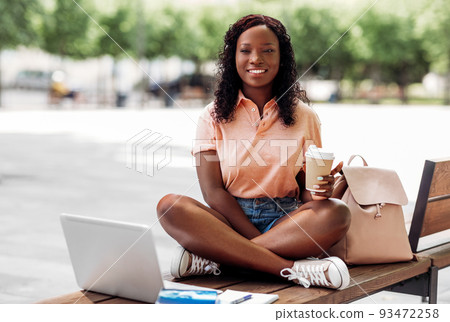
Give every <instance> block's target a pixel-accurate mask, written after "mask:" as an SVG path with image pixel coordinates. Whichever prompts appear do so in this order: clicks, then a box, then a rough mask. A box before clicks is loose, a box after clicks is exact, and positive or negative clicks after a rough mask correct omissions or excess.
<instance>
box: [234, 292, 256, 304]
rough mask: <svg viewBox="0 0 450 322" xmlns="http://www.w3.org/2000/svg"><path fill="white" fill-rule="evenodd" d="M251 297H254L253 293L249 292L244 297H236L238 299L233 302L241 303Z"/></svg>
mask: <svg viewBox="0 0 450 322" xmlns="http://www.w3.org/2000/svg"><path fill="white" fill-rule="evenodd" d="M251 298H252V295H251V294H247V295H245V296H244V297H241V298H239V299H236V300H234V301H232V302H231V304H239V303H242V302H245V301H247V300H250V299H251Z"/></svg>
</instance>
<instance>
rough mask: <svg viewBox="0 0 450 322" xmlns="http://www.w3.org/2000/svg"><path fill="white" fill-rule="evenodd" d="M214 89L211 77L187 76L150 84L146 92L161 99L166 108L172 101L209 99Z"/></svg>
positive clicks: (201, 75) (213, 79) (213, 80)
mask: <svg viewBox="0 0 450 322" xmlns="http://www.w3.org/2000/svg"><path fill="white" fill-rule="evenodd" d="M214 88H215V78H214V77H213V76H209V75H203V74H189V75H182V76H180V77H179V78H176V79H174V80H171V81H168V82H160V83H158V84H156V83H155V82H151V83H150V84H149V86H148V90H147V91H148V92H149V93H150V94H152V95H153V96H155V97H159V98H163V99H164V101H165V104H166V106H172V105H173V100H172V99H174V100H175V99H203V100H205V99H209V98H211V97H212V96H213V94H214ZM163 90H164V91H165V92H166V93H167V94H168V95H167V94H166V93H164V91H163ZM171 98H172V99H171Z"/></svg>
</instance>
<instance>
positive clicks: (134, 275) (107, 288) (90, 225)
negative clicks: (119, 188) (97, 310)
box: [61, 214, 178, 303]
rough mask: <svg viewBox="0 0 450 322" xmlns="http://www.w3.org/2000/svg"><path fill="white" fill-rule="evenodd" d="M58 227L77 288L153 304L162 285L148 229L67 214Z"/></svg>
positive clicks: (144, 226)
mask: <svg viewBox="0 0 450 322" xmlns="http://www.w3.org/2000/svg"><path fill="white" fill-rule="evenodd" d="M61 224H62V227H63V231H64V235H65V238H66V242H67V247H68V249H69V254H70V259H71V261H72V266H73V269H74V271H75V277H76V280H77V283H78V286H79V287H81V288H82V289H84V290H89V291H94V292H100V293H105V294H110V295H115V296H120V297H124V298H129V299H134V300H139V301H143V302H149V303H154V302H155V301H156V299H157V297H158V293H159V291H160V289H161V288H162V287H163V285H164V283H163V279H162V277H161V272H160V269H159V265H158V259H157V256H156V250H155V246H154V243H153V238H152V233H151V230H150V229H149V227H148V226H146V225H138V224H131V223H125V222H119V221H112V220H105V219H97V218H90V217H84V216H78V215H70V214H61ZM174 284H175V283H174ZM176 284H178V283H176ZM166 287H167V286H166Z"/></svg>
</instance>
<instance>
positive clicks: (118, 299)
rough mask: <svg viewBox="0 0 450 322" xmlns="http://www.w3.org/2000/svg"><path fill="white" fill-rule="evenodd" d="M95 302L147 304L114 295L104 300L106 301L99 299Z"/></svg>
mask: <svg viewBox="0 0 450 322" xmlns="http://www.w3.org/2000/svg"><path fill="white" fill-rule="evenodd" d="M97 304H147V303H144V302H140V301H134V300H129V299H124V298H121V297H114V298H112V299H109V300H106V301H101V302H99V303H97Z"/></svg>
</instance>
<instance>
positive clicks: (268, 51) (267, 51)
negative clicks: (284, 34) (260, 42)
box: [264, 49, 275, 53]
mask: <svg viewBox="0 0 450 322" xmlns="http://www.w3.org/2000/svg"><path fill="white" fill-rule="evenodd" d="M274 51H275V50H273V49H266V50H264V52H266V53H273V52H274Z"/></svg>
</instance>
